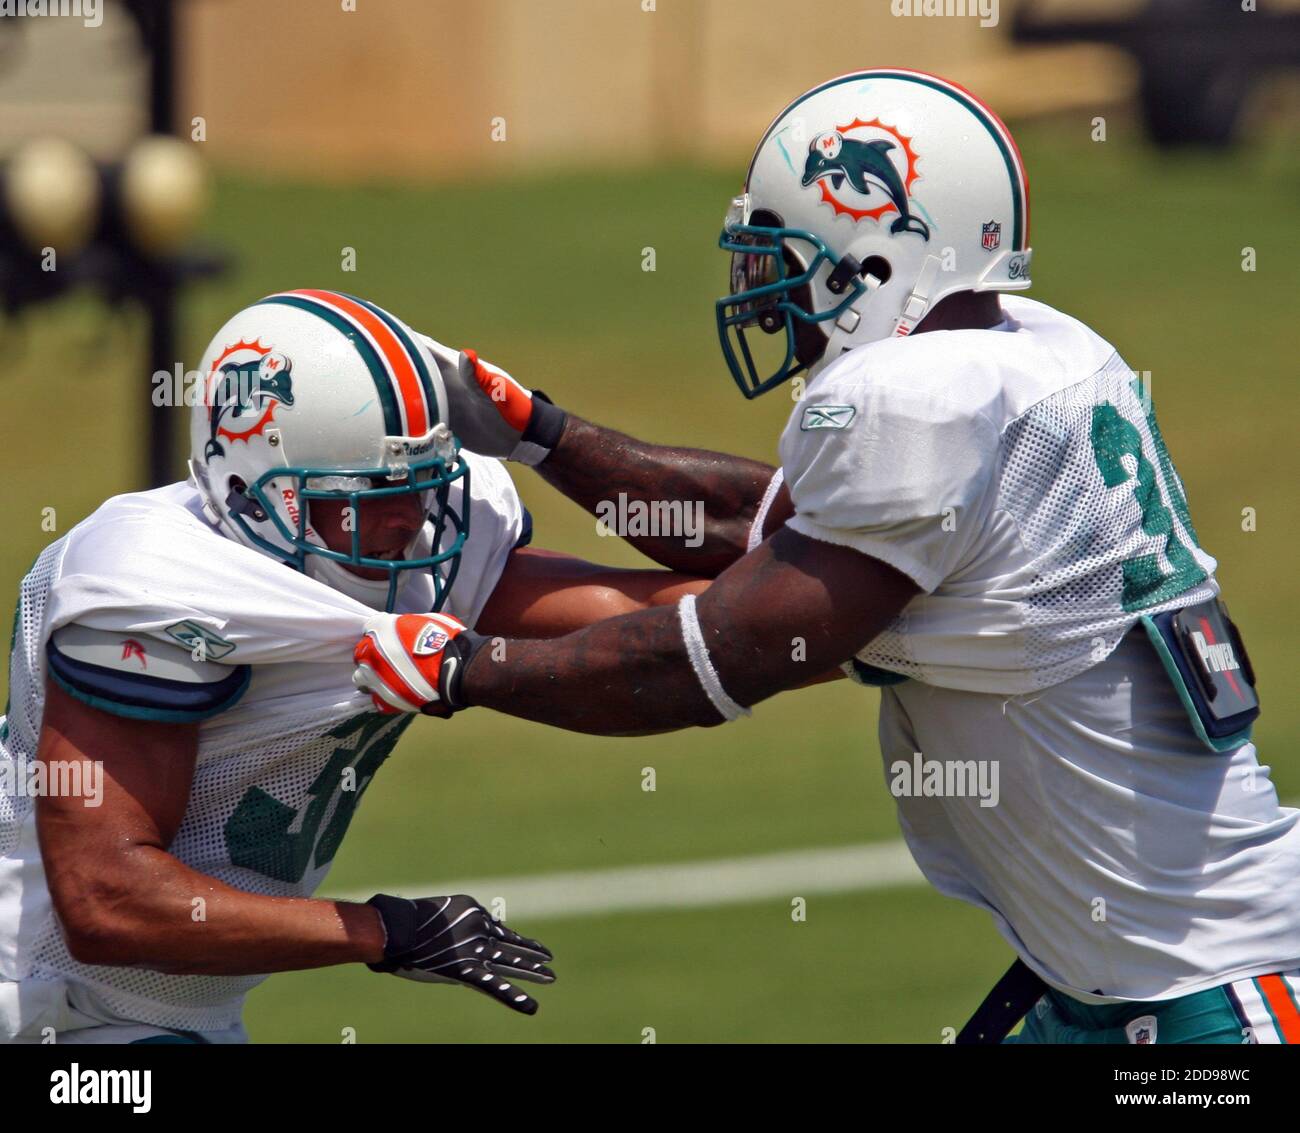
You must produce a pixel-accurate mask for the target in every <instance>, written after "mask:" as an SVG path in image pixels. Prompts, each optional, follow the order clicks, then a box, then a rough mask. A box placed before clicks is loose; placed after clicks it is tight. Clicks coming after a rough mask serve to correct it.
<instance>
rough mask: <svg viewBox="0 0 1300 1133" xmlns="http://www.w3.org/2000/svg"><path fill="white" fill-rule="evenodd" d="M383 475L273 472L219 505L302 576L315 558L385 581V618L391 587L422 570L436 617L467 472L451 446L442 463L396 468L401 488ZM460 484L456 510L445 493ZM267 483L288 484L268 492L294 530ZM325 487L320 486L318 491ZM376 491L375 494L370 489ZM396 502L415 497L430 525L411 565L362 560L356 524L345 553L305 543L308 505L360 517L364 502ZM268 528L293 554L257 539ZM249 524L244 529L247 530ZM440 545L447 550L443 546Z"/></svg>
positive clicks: (456, 558) (461, 541)
mask: <svg viewBox="0 0 1300 1133" xmlns="http://www.w3.org/2000/svg"><path fill="white" fill-rule="evenodd" d="M393 471H394V470H393V469H389V468H303V467H287V468H272V469H270V470H268V471H267V472H264V473H263V474H262V475H261V476H259V477H258V478H257V480H256V481H254V482H253V483H252V484H250V485H248V487H247V488H246V490H245V491H244V492H243V493H242V494H240V493H238V492H235V491H232V492H231V494H230V496H229V497H228V499H227V501H226V503H227V507H228V509H229V512H230V517H231V519H232V521H233V522H234V523H235V524H236V525H237V526H238V527H239V529H240V531H241V532H242V533H243V534H244V535H245V537H246V538H247V539H248V540H249V541H250V542H251V543H252V544H253V545H254V546H256V547H258V548H260V549H261V550H263V551H266V552H267V553H268V554H271V555H274V556H275V557H276V558H279V559H281V560H283V561H284V562H287V563H289V564H290V565H291V566H294V567H296V568H297V569H298V570H300V571H302V572H303V573H304V574H305V573H307V556H308V555H317V556H320V557H321V558H324V559H329V560H331V561H333V562H336V563H340V564H341V565H343V566H345V567H360V568H362V569H365V570H373V571H383V572H385V573H386V574H387V575H388V596H387V601H386V604H385V609H386V611H387V612H389V613H392V612H393V608H394V606H395V604H396V601H397V591H398V584H399V582H400V580H401V578H402V577H403V572H404V571H412V570H427V571H429V573H430V575H431V577H432V580H433V589H434V604H433V610H435V611H437V610H440V609H442V606H443V604H444V602H445V601H446V600H447V596H448V594H449V593H450V591H451V586H452V583H453V582H454V581H455V579H456V573H457V571H458V570H459V567H460V556H461V552H462V550H463V549H464V546H465V540H466V538H467V537H468V535H469V499H470V489H469V465H468V463H466V461H465V458H464V457H463V456H462V455H461V453H460V445H459V443H458V442H455V443H454V447H453V448H452V451H451V453H450V454H449V455H447V456H438V457H433V458H430V459H425V460H413V461H411V462H410V463H409V465H404V466H402V469H401V471H403V472H404V473H408V475H405V476H404V478H403V479H402V481H401V482H400V483H392V482H391V479H392V473H393ZM457 480H462V481H463V484H462V487H461V499H460V505H459V508H452V507H451V506H450V504H449V502H448V500H449V495H450V490H451V485H452V484H454V483H455V482H456V481H457ZM272 481H280V482H284V481H289V482H290V483H291V484H292V487H285V486H278V487H277V488H276V489H275V491H276V493H277V494H278V495H279V497H280V500H281V503H282V504H283V505H284V507H285V510H286V511H287V512H288V513H289V516H290V519H291V520H295V521H296V525H295V526H292V527H291V526H290V524H289V523H286V522H285V519H284V517H283V516H282V515H281V514H280V510H279V509H278V508H276V507H274V506H272V503H271V500H270V498H269V492H270V490H271V489H270V487H269V485H270V484H271V482H272ZM323 485H324V486H323ZM376 485H378V486H376ZM399 495H418V496H420V497H421V505H422V507H423V509H424V511H425V513H426V517H427V521H428V524H430V525H431V529H432V538H431V541H430V544H429V553H428V554H425V555H422V556H421V557H418V558H410V559H381V558H376V557H374V556H366V555H363V554H362V553H361V531H360V527H361V525H360V523H359V522H353V524H352V532H351V534H352V546H351V548H350V551H349V552H346V553H345V552H342V551H333V550H330V549H329V548H328V547H324V546H321V545H319V544H317V543H312V542H309V541H308V538H307V514H308V509H309V506H310V503H311V501H312V500H338V501H341V502H342V503H344V504H345V505H346V506H347V507H349V508H351V509H352V510H351V515H352V516H354V517H359V516H360V515H361V509H362V506H363V505H364V504H365V502H366V501H368V500H381V499H387V498H390V497H393V496H399ZM268 519H269V520H270V521H271V523H272V524H273V525H274V527H275V531H276V533H277V534H278V535H279V536H280V538H282V539H283V540H285V542H286V543H288V544H290V545H291V546H292V548H293V550H292V551H289V552H286V550H285V549H284V547H282V546H279V545H277V544H276V543H274V542H272V541H271V540H269V539H267V538H265V537H264V536H262V535H259V534H258V532H257V530H256V527H257V526H259V525H261V524H262V523H264V522H266V521H267V520H268ZM250 521H251V522H250ZM444 544H446V545H445V546H444Z"/></svg>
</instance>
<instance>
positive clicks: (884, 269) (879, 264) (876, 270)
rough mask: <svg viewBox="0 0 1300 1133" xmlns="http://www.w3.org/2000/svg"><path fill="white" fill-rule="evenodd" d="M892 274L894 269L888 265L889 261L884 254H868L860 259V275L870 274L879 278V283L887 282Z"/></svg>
mask: <svg viewBox="0 0 1300 1133" xmlns="http://www.w3.org/2000/svg"><path fill="white" fill-rule="evenodd" d="M893 274H894V269H893V268H892V267H890V266H889V261H888V260H887V259H885V257H884V256H868V257H867V258H866V259H865V260H863V261H862V275H863V277H864V278H865V277H866V276H869V275H872V276H875V277H876V278H877V279H878V280H880V282H881V285H882V286H883V285H884V284H886V283H888V282H889V277H890V276H891V275H893Z"/></svg>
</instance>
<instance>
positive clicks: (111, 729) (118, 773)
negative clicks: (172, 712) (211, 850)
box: [36, 682, 384, 975]
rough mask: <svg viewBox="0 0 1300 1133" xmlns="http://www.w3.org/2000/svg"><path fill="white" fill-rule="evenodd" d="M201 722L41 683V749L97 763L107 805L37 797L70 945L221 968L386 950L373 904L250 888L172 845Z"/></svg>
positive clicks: (362, 957) (121, 961) (123, 962)
mask: <svg viewBox="0 0 1300 1133" xmlns="http://www.w3.org/2000/svg"><path fill="white" fill-rule="evenodd" d="M198 731H199V729H198V725H197V724H168V723H161V722H156V721H146V720H133V719H128V718H127V717H124V716H117V715H113V714H111V713H109V712H104V711H101V710H100V709H98V708H93V707H91V706H90V705H88V704H85V703H83V702H82V701H81V700H78V699H76V698H75V697H73V696H70V695H68V694H67V693H66V692H64V691H63V690H62V689H60V688H59V686H58V685H57V684H55V683H53V682H50V683H48V684H47V686H46V701H45V718H44V726H43V728H42V734H41V742H40V747H39V758H40V759H41V760H42V761H46V762H54V761H75V762H79V763H83V764H86V765H87V767H85V768H83V770H86V771H88V770H89V767H88V765H89V764H90V763H91V762H92V761H96V762H98V763H99V764H100V765H101V766H102V768H103V783H104V792H103V800H102V805H100V806H86V805H85V800H84V798H82V797H80V796H60V795H50V796H46V797H42V798H41V799H40V800H39V801H38V803H37V808H36V815H37V831H38V834H39V837H40V844H41V854H42V860H43V861H44V863H45V870H46V875H47V877H48V878H49V885H50V893H51V895H52V897H53V899H54V907H55V909H56V911H57V912H58V914H59V918H60V920H61V922H62V925H63V931H64V935H65V939H66V940H67V943H68V947H69V950H70V951H71V952H72V954H73V956H74V957H75V958H76V959H78V960H80V961H81V962H83V963H86V964H112V965H116V966H120V967H121V966H125V967H146V968H153V969H155V970H157V971H163V972H172V973H176V974H196V973H205V974H214V975H243V974H245V973H256V972H280V971H290V970H294V969H299V968H318V967H322V966H324V965H327V964H344V963H350V962H357V961H360V962H366V963H378V962H379V961H381V960H382V959H383V954H384V929H383V926H382V924H381V923H380V919H379V915H378V913H377V912H376V911H375V910H374V909H372V908H370V907H368V906H366V905H358V904H349V903H347V902H343V901H318V900H311V899H291V898H276V897H266V896H261V895H259V894H255V893H248V892H244V891H242V890H239V889H234V888H232V887H230V886H229V885H225V884H223V883H221V882H220V881H218V880H217V879H215V878H213V877H209V876H207V875H205V874H202V873H199V872H198V871H196V870H194V869H191V868H190V867H189V866H187V865H185V864H184V863H183V862H181V861H179V860H178V859H177V858H174V857H172V856H171V854H169V853H168V846H170V845H171V842H172V839H173V838H174V837H175V835H176V831H177V829H178V827H179V826H180V822H181V818H182V816H183V815H184V813H185V808H186V806H187V805H188V802H189V797H190V786H191V783H192V781H193V777H194V763H195V758H196V756H197V753H198ZM83 781H89V777H88V776H87V777H85V778H84V779H83Z"/></svg>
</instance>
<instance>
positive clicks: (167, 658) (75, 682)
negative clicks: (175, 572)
mask: <svg viewBox="0 0 1300 1133" xmlns="http://www.w3.org/2000/svg"><path fill="white" fill-rule="evenodd" d="M174 628H175V627H174V626H169V627H168V629H169V631H170V630H172V629H174ZM45 661H46V665H47V666H48V669H49V673H50V677H51V679H52V680H54V682H55V683H56V684H58V686H59V687H60V688H62V689H63V691H64V692H66V693H68V694H70V695H71V696H74V697H76V698H77V699H78V700H81V701H83V702H85V703H86V704H89V705H91V706H92V707H94V708H99V709H102V710H103V711H105V712H110V713H112V714H113V715H115V716H127V717H131V718H133V719H137V720H158V721H163V722H166V723H188V722H192V721H197V720H206V719H207V718H208V717H209V716H215V715H216V714H217V713H218V712H224V711H225V710H226V709H227V708H231V707H233V706H234V704H235V703H236V702H237V701H238V700H239V698H240V697H241V696H243V695H244V691H245V690H246V689H247V688H248V683H249V680H250V678H251V676H252V670H251V669H250V668H249V666H247V665H219V664H216V663H215V662H212V661H199V660H196V659H195V658H194V656H193V655H192V654H191V653H190V651H189V650H188V649H184V648H182V647H181V646H179V645H175V644H173V643H172V642H170V641H163V640H161V639H159V638H157V637H154V636H152V635H148V634H136V635H132V634H127V633H117V632H109V631H106V630H97V629H91V628H90V627H89V626H83V625H77V624H75V623H74V624H72V625H65V626H61V627H60V628H59V629H57V630H55V631H54V633H53V634H51V635H50V640H49V641H48V642H47V643H46V646H45Z"/></svg>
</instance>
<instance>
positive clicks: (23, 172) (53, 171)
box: [4, 138, 100, 255]
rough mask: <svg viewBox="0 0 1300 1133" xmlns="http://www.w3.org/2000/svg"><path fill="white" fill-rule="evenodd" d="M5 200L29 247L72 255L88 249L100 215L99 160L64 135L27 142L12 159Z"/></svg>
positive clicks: (8, 171) (7, 172) (6, 177)
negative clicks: (97, 166) (88, 242)
mask: <svg viewBox="0 0 1300 1133" xmlns="http://www.w3.org/2000/svg"><path fill="white" fill-rule="evenodd" d="M4 196H5V204H6V206H7V207H8V210H9V215H10V217H11V218H12V220H13V224H14V227H15V228H16V229H17V230H18V234H19V236H20V237H21V238H22V240H23V242H24V243H26V244H27V246H28V247H29V248H32V249H33V250H34V251H40V250H42V249H44V248H53V249H54V250H55V251H56V252H62V253H64V254H65V255H73V254H75V253H76V252H78V251H80V250H81V249H82V248H84V247H85V245H86V242H87V241H88V240H89V239H90V237H91V234H92V233H93V232H94V230H95V224H96V222H97V221H98V219H99V205H100V199H99V174H98V172H97V171H96V169H95V164H94V162H92V161H91V159H90V158H89V157H88V156H87V155H86V154H85V153H83V152H82V151H81V150H79V149H78V148H77V147H76V146H74V145H73V144H72V143H71V142H69V141H66V140H64V139H63V138H34V139H32V140H31V141H28V142H24V143H23V145H21V146H20V147H19V148H18V150H17V151H16V152H15V153H14V154H13V156H12V157H11V158H10V160H9V166H8V169H7V170H6V172H5V179H4Z"/></svg>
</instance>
